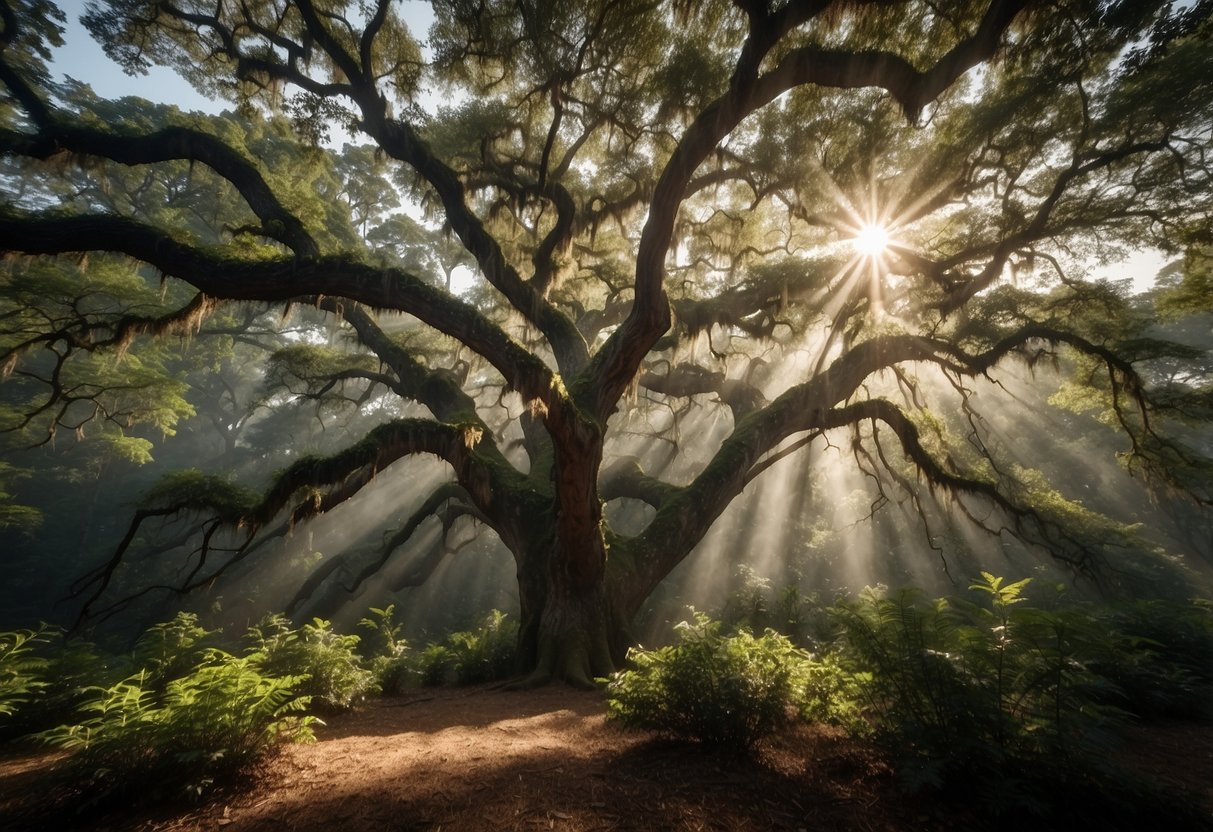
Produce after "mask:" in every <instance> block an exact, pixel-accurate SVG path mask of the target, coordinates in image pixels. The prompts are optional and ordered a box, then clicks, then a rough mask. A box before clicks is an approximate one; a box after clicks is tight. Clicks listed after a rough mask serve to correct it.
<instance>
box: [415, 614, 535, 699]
mask: <svg viewBox="0 0 1213 832" xmlns="http://www.w3.org/2000/svg"><path fill="white" fill-rule="evenodd" d="M413 667H414V673H415V674H416V676H417V678H418V679H419V681H420V683H421V684H422V685H425V686H427V687H433V686H436V685H445V684H452V683H454V684H459V685H474V684H478V683H481V682H492V681H495V680H497V679H505V678H508V677H509V676H511V675H513V674H514V673H515V672H516V671H517V669H518V626H517V625H516V624H514V623H513V622H512V621H510V620H509V616H508V615H506V614H505V613H503V612H502V611H501V610H493V611H492V612H490V613H489V614H488V615H487V616H485V618H484V620H483V621H482V622H481V624H480V626H479V627H478V628H477V629H475V630H466V631H460V632H457V633H451V634H450V635H448V636H447V637H446V638H445V639H444V640H443V641H442V642H441V643H431V644H429V645H428V646H427V647H426V648H425V649H424V650H423V651H421V653H420V655H418V656H417V659H416V660H415V662H414V664H413Z"/></svg>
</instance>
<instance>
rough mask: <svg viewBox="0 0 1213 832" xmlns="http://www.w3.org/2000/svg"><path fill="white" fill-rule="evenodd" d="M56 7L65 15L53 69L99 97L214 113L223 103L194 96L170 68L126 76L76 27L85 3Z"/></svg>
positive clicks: (64, 0)
mask: <svg viewBox="0 0 1213 832" xmlns="http://www.w3.org/2000/svg"><path fill="white" fill-rule="evenodd" d="M58 5H59V8H60V9H62V10H63V13H64V14H65V15H67V26H66V28H65V30H64V32H63V40H64V45H63V47H62V48H60V49H58V50H56V52H55V69H57V70H58V71H59V73H60V74H61V75H70V76H71V77H73V78H75V79H76V80H77V81H84V82H85V83H87V84H89V85H90V86H91V87H92V88H93V92H95V93H97V95H99V96H101V97H102V98H120V97H122V96H124V95H138V96H141V97H142V98H146V99H149V100H151V101H158V102H164V103H170V104H176V105H177V106H178V107H180V108H181V109H183V110H203V111H205V112H208V113H218V112H220V111H221V110H223V109H224V107H225V104H224V102H219V101H212V100H211V99H209V98H206V97H205V96H202V95H200V94H198V92H196V91H195V90H194V88H193V87H191V86H190V85H189V84H187V83H186V82H185V81H184V80H182V78H181V77H180V76H179V75H177V73H175V72H173V71H172V70H171V69H165V68H164V67H152V69H151V70H150V71H149V72H148V74H147V75H145V76H133V77H132V76H130V75H127V74H126V73H125V72H123V71H122V69H121V68H120V67H119V66H118V65H117V64H115V63H114V62H113V61H111V60H110V59H109V58H108V57H106V55H105V53H104V52H103V51H102V50H101V47H100V46H99V45H98V44H97V42H96V41H94V40H93V39H92V37H91V36H90V35H89V33H88V31H87V30H86V29H85V28H84V27H83V26H81V25H80V15H82V14H83V13H84V7H85V0H60V2H59V4H58Z"/></svg>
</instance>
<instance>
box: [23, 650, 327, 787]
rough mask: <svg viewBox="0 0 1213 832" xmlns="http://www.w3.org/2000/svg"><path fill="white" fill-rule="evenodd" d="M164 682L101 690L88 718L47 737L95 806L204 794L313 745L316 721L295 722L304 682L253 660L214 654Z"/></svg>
mask: <svg viewBox="0 0 1213 832" xmlns="http://www.w3.org/2000/svg"><path fill="white" fill-rule="evenodd" d="M162 681H163V679H162V678H154V674H153V673H151V672H149V671H148V670H142V671H140V672H139V673H137V674H135V675H133V676H131V677H129V678H127V679H125V680H123V681H121V682H119V683H118V684H116V685H113V686H111V687H108V688H101V687H97V688H93V689H91V691H90V693H91V696H90V697H89V698H88V699H87V700H86V701H85V703H84V704H83V706H82V713H83V714H84V715H85V717H86V718H84V719H82V720H80V721H78V722H75V723H72V724H67V725H61V726H59V727H57V728H52V729H50V730H48V731H44V732H42V733H41V734H40V735H39V738H40V739H42V740H43V741H44V742H47V743H49V744H50V745H53V746H55V747H58V748H62V749H65V750H67V751H70V752H72V756H71V759H70V764H69V765H70V768H71V771H72V773H73V775H74V778H75V781H76V783H77V784H78V785H82V786H83V787H84V788H85V790H86V792H88V793H90V794H91V795H92V796H93V797H94V798H97V797H107V796H110V797H113V796H119V795H128V794H133V793H135V792H138V793H139V794H140V797H141V798H154V797H163V796H168V795H167V794H165V792H168V793H170V794H171V793H180V792H182V791H185V792H189V793H192V794H195V795H196V794H200V793H201V792H202V791H203V790H204V789H206V788H207V787H208V786H209V785H210V784H211V783H212V782H213V781H214V780H216V779H217V778H220V777H222V776H224V775H230V774H232V773H234V772H236V771H239V770H241V769H243V768H245V767H247V766H248V765H249V764H250V763H252V762H254V761H256V760H257V759H259V758H261V757H262V756H264V755H265V754H266V753H268V752H269V751H270V750H271V749H273V748H274V747H275V746H277V744H278V743H280V742H282V741H287V740H293V741H301V740H310V739H311V738H312V735H311V728H310V726H311V723H312V718H311V717H300V716H296V714H297V713H298V712H299V711H301V710H303V709H304V708H305V707H306V705H307V697H305V696H300V695H299V694H297V693H296V692H295V686H296V685H297V684H298V683H299V682H300V679H299V678H298V677H272V676H267V675H265V674H264V673H263V672H262V669H261V668H260V667H259V666H258V664H257V662H256V661H255V660H254V659H252V658H249V657H245V658H237V657H235V656H232V655H230V654H228V653H224V652H222V651H220V650H216V649H208V650H206V651H205V652H204V653H203V654H202V656H201V659H200V661H199V663H198V664H196V665H195V666H194V667H192V668H189V669H188V670H187V671H185V672H184V673H183V674H182V675H180V676H178V677H177V678H174V679H171V680H168V681H167V682H164V683H163V684H161V682H162ZM149 789H150V790H149Z"/></svg>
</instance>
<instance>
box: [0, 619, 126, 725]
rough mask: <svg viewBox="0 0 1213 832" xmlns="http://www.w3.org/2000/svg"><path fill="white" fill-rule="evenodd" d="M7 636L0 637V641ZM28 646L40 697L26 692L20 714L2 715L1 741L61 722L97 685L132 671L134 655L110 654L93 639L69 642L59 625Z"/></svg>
mask: <svg viewBox="0 0 1213 832" xmlns="http://www.w3.org/2000/svg"><path fill="white" fill-rule="evenodd" d="M3 639H4V636H3V635H0V641H3ZM27 646H28V647H30V648H31V649H32V651H33V652H32V654H27V660H28V661H30V662H33V663H35V664H34V673H35V674H36V676H35V681H34V684H35V685H36V688H35V695H33V696H22V697H21V698H22V699H24V701H18V702H16V703H14V704H16V705H18V706H19V707H18V708H17V709H16V712H15V713H10V714H9V715H8V716H7V717H3V715H0V739H4V740H12V739H16V738H20V737H24V736H27V735H30V734H36V733H38V732H39V731H45V730H46V729H47V728H51V727H53V726H55V725H58V724H59V723H61V722H62V721H63V720H64V718H65V715H68V714H74V713H75V712H76V711H77V710H78V709H79V707H80V705H81V704H82V703H83V702H84V701H85V700H86V699H87V698H89V697H90V696H92V695H93V694H92V691H91V689H92V688H94V687H95V686H97V685H108V684H110V683H112V682H113V681H115V680H117V679H120V678H122V677H124V676H126V675H127V673H129V672H130V664H129V659H127V658H114V657H110V658H105V657H103V656H101V654H99V653H98V652H97V650H96V647H95V646H94V645H93V644H91V643H90V642H87V641H82V640H80V639H70V640H69V639H67V638H65V637H64V634H63V632H62V631H61V630H58V629H53V628H44V629H43V630H41V631H40V634H39V638H37V639H31V640H30V641H29V642H27Z"/></svg>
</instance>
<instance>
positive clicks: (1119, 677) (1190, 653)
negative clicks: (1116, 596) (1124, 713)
mask: <svg viewBox="0 0 1213 832" xmlns="http://www.w3.org/2000/svg"><path fill="white" fill-rule="evenodd" d="M1086 612H1087V615H1088V616H1089V617H1091V618H1092V619H1094V620H1095V623H1096V626H1097V627H1098V628H1099V630H1100V632H1102V633H1105V634H1107V637H1106V639H1105V640H1104V641H1103V646H1104V650H1103V652H1102V653H1101V654H1100V655H1099V656H1098V657H1097V658H1096V660H1095V661H1094V662H1093V666H1094V667H1095V668H1096V670H1097V671H1098V672H1099V673H1100V674H1101V675H1103V676H1105V677H1106V678H1108V679H1110V680H1111V681H1112V682H1114V683H1115V684H1116V685H1117V686H1118V688H1119V689H1120V690H1121V691H1123V706H1124V708H1125V709H1126V710H1128V711H1131V712H1132V713H1134V714H1136V715H1138V716H1143V717H1151V716H1166V717H1175V718H1189V719H1193V718H1195V719H1200V718H1209V717H1210V716H1213V706H1211V704H1210V703H1213V606H1211V605H1210V604H1209V602H1207V601H1200V600H1196V601H1190V602H1186V603H1176V602H1171V601H1163V600H1147V601H1133V602H1129V603H1121V604H1115V605H1112V606H1107V607H1102V608H1095V609H1090V610H1087V611H1086Z"/></svg>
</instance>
